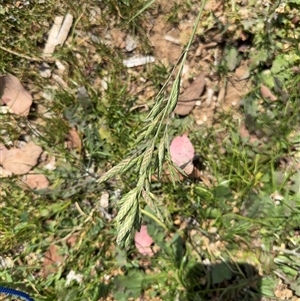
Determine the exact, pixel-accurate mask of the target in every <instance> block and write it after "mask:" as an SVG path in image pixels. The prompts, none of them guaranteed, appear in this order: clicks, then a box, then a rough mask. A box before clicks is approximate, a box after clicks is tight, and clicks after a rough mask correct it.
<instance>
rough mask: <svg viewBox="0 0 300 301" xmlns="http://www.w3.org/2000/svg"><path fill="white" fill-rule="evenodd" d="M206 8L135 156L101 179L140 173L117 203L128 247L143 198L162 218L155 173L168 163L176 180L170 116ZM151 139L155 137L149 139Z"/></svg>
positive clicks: (123, 242) (162, 92) (118, 220)
mask: <svg viewBox="0 0 300 301" xmlns="http://www.w3.org/2000/svg"><path fill="white" fill-rule="evenodd" d="M204 5H205V1H203V3H202V6H201V8H200V11H199V14H198V17H197V20H196V23H195V26H194V31H193V33H192V35H191V38H190V40H189V43H188V45H187V46H186V49H185V51H184V53H183V55H182V57H181V59H180V63H179V69H178V72H177V74H176V76H175V80H174V82H173V84H172V89H171V92H170V95H169V96H167V98H166V91H165V90H166V87H167V85H168V84H169V82H170V80H171V76H170V77H169V79H168V80H167V82H166V83H165V85H164V86H163V87H162V89H161V90H160V92H159V93H158V95H157V96H156V101H155V105H154V106H153V108H152V109H151V111H150V113H149V114H148V116H147V117H146V119H145V121H144V122H146V123H148V124H147V125H146V126H145V127H144V128H143V129H142V130H141V132H140V133H139V134H138V139H137V141H136V142H135V145H136V146H137V148H138V149H137V150H136V151H135V153H134V155H132V156H130V157H129V158H127V159H125V160H123V161H122V162H120V163H119V164H118V165H116V166H114V167H113V168H112V169H110V170H109V171H108V172H107V173H105V174H104V175H103V176H102V177H101V178H100V179H99V183H103V182H105V181H107V180H108V179H110V178H112V177H114V176H116V175H117V174H118V175H121V174H124V173H126V172H128V171H129V170H131V172H136V173H137V174H138V181H137V184H136V187H135V188H134V189H132V190H130V191H129V192H128V193H126V194H125V195H124V196H123V197H122V199H121V200H120V201H119V203H118V206H119V211H118V215H117V217H116V223H117V233H118V237H117V243H118V244H121V245H125V246H128V245H129V244H130V242H131V237H132V231H133V230H134V229H135V230H139V228H140V224H141V211H140V206H141V202H140V199H141V198H143V199H144V201H145V202H146V204H147V205H148V206H149V207H150V208H151V209H152V210H153V211H154V212H155V213H156V214H157V216H158V218H160V219H162V215H161V213H160V212H159V210H158V208H157V206H156V204H155V196H154V195H153V194H152V193H151V191H150V181H151V176H152V175H153V174H154V173H157V175H158V177H160V176H161V174H162V169H163V163H164V161H165V160H166V163H167V165H168V168H169V170H170V174H171V177H172V179H173V180H174V181H175V178H176V168H175V166H174V165H173V164H172V162H171V160H170V155H169V152H168V149H169V137H168V127H169V123H170V114H171V113H172V112H173V110H174V108H175V106H176V104H177V100H178V96H179V88H180V79H181V72H182V69H183V66H184V63H185V61H186V58H187V54H188V51H189V49H190V47H191V44H192V41H193V39H194V36H195V33H196V30H197V27H198V24H199V22H200V18H201V15H202V11H203V7H204ZM149 137H152V138H150V139H149Z"/></svg>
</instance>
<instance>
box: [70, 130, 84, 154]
mask: <svg viewBox="0 0 300 301" xmlns="http://www.w3.org/2000/svg"><path fill="white" fill-rule="evenodd" d="M67 139H68V141H67V147H68V149H74V148H77V149H78V150H79V151H81V148H82V143H81V138H80V136H79V134H78V132H77V131H76V129H75V128H72V129H70V131H69V133H68V138H67Z"/></svg>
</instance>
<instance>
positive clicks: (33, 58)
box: [0, 46, 55, 63]
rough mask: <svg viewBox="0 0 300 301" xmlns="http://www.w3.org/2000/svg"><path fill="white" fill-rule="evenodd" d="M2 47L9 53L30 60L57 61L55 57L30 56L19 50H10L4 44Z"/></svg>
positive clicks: (0, 47)
mask: <svg viewBox="0 0 300 301" xmlns="http://www.w3.org/2000/svg"><path fill="white" fill-rule="evenodd" d="M0 49H2V50H3V51H6V52H8V53H11V54H13V55H16V56H18V57H21V58H23V59H26V60H28V61H31V62H49V63H53V62H55V59H53V58H38V57H30V56H27V55H25V54H21V53H18V52H15V51H13V50H10V49H8V48H6V47H3V46H0Z"/></svg>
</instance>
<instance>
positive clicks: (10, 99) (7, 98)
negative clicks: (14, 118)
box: [0, 74, 32, 116]
mask: <svg viewBox="0 0 300 301" xmlns="http://www.w3.org/2000/svg"><path fill="white" fill-rule="evenodd" d="M0 96H1V100H0V105H4V104H5V105H7V106H8V107H9V108H10V109H11V110H12V111H13V112H14V113H15V114H17V115H20V116H27V115H28V114H29V110H30V106H31V104H32V96H31V94H30V93H29V92H28V91H26V90H25V89H24V87H23V86H22V84H21V83H20V81H19V80H18V79H17V78H16V77H15V76H13V75H11V74H6V75H3V76H0Z"/></svg>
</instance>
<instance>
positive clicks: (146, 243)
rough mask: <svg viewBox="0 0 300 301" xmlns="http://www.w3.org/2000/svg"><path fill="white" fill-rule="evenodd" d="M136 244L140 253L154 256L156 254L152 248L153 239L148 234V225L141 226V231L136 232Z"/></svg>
mask: <svg viewBox="0 0 300 301" xmlns="http://www.w3.org/2000/svg"><path fill="white" fill-rule="evenodd" d="M134 242H135V246H136V248H137V249H138V251H139V253H140V254H143V255H149V256H152V255H153V254H154V252H153V250H152V249H151V245H152V244H153V239H152V238H151V236H150V235H149V234H148V231H147V226H145V225H143V226H141V230H140V232H136V233H135V236H134Z"/></svg>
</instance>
